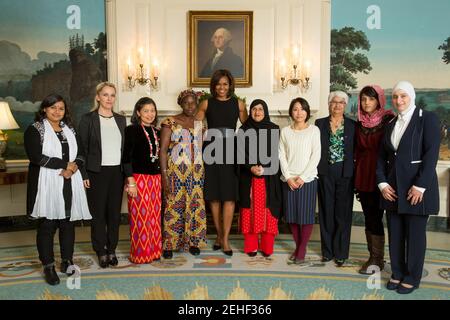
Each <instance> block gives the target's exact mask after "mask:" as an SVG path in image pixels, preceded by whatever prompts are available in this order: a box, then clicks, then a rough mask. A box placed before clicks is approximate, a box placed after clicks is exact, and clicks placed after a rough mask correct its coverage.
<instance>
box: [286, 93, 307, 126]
mask: <svg viewBox="0 0 450 320" xmlns="http://www.w3.org/2000/svg"><path fill="white" fill-rule="evenodd" d="M297 102H298V103H300V105H301V106H302V109H303V110H305V111H306V119H305V122H308V120H309V118H310V117H311V108H310V107H309V103H308V101H306V99H303V98H300V97H298V98H294V99H292V101H291V104H290V105H289V117H291V119H292V111H293V110H294V105H295V104H296V103H297Z"/></svg>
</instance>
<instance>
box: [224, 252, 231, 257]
mask: <svg viewBox="0 0 450 320" xmlns="http://www.w3.org/2000/svg"><path fill="white" fill-rule="evenodd" d="M223 253H225V254H226V255H227V256H230V257H231V256H232V255H233V250H223Z"/></svg>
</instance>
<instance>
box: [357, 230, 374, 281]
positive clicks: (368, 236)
mask: <svg viewBox="0 0 450 320" xmlns="http://www.w3.org/2000/svg"><path fill="white" fill-rule="evenodd" d="M366 240H367V250H368V251H369V260H367V261H366V262H365V263H364V264H363V265H362V266H361V269H359V273H361V274H371V273H367V268H368V267H369V266H370V265H372V264H373V256H372V246H373V245H372V233H371V232H370V231H368V230H366Z"/></svg>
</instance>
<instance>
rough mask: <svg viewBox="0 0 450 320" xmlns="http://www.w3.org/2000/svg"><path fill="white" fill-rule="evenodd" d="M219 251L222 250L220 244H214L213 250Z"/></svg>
mask: <svg viewBox="0 0 450 320" xmlns="http://www.w3.org/2000/svg"><path fill="white" fill-rule="evenodd" d="M220 249H222V246H221V245H220V244H217V243H214V245H213V250H214V251H217V250H220Z"/></svg>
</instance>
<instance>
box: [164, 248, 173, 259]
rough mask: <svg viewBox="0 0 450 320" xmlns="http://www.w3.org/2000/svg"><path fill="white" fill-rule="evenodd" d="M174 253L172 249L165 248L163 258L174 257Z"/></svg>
mask: <svg viewBox="0 0 450 320" xmlns="http://www.w3.org/2000/svg"><path fill="white" fill-rule="evenodd" d="M172 257H173V253H172V250H164V251H163V258H164V259H172Z"/></svg>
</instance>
